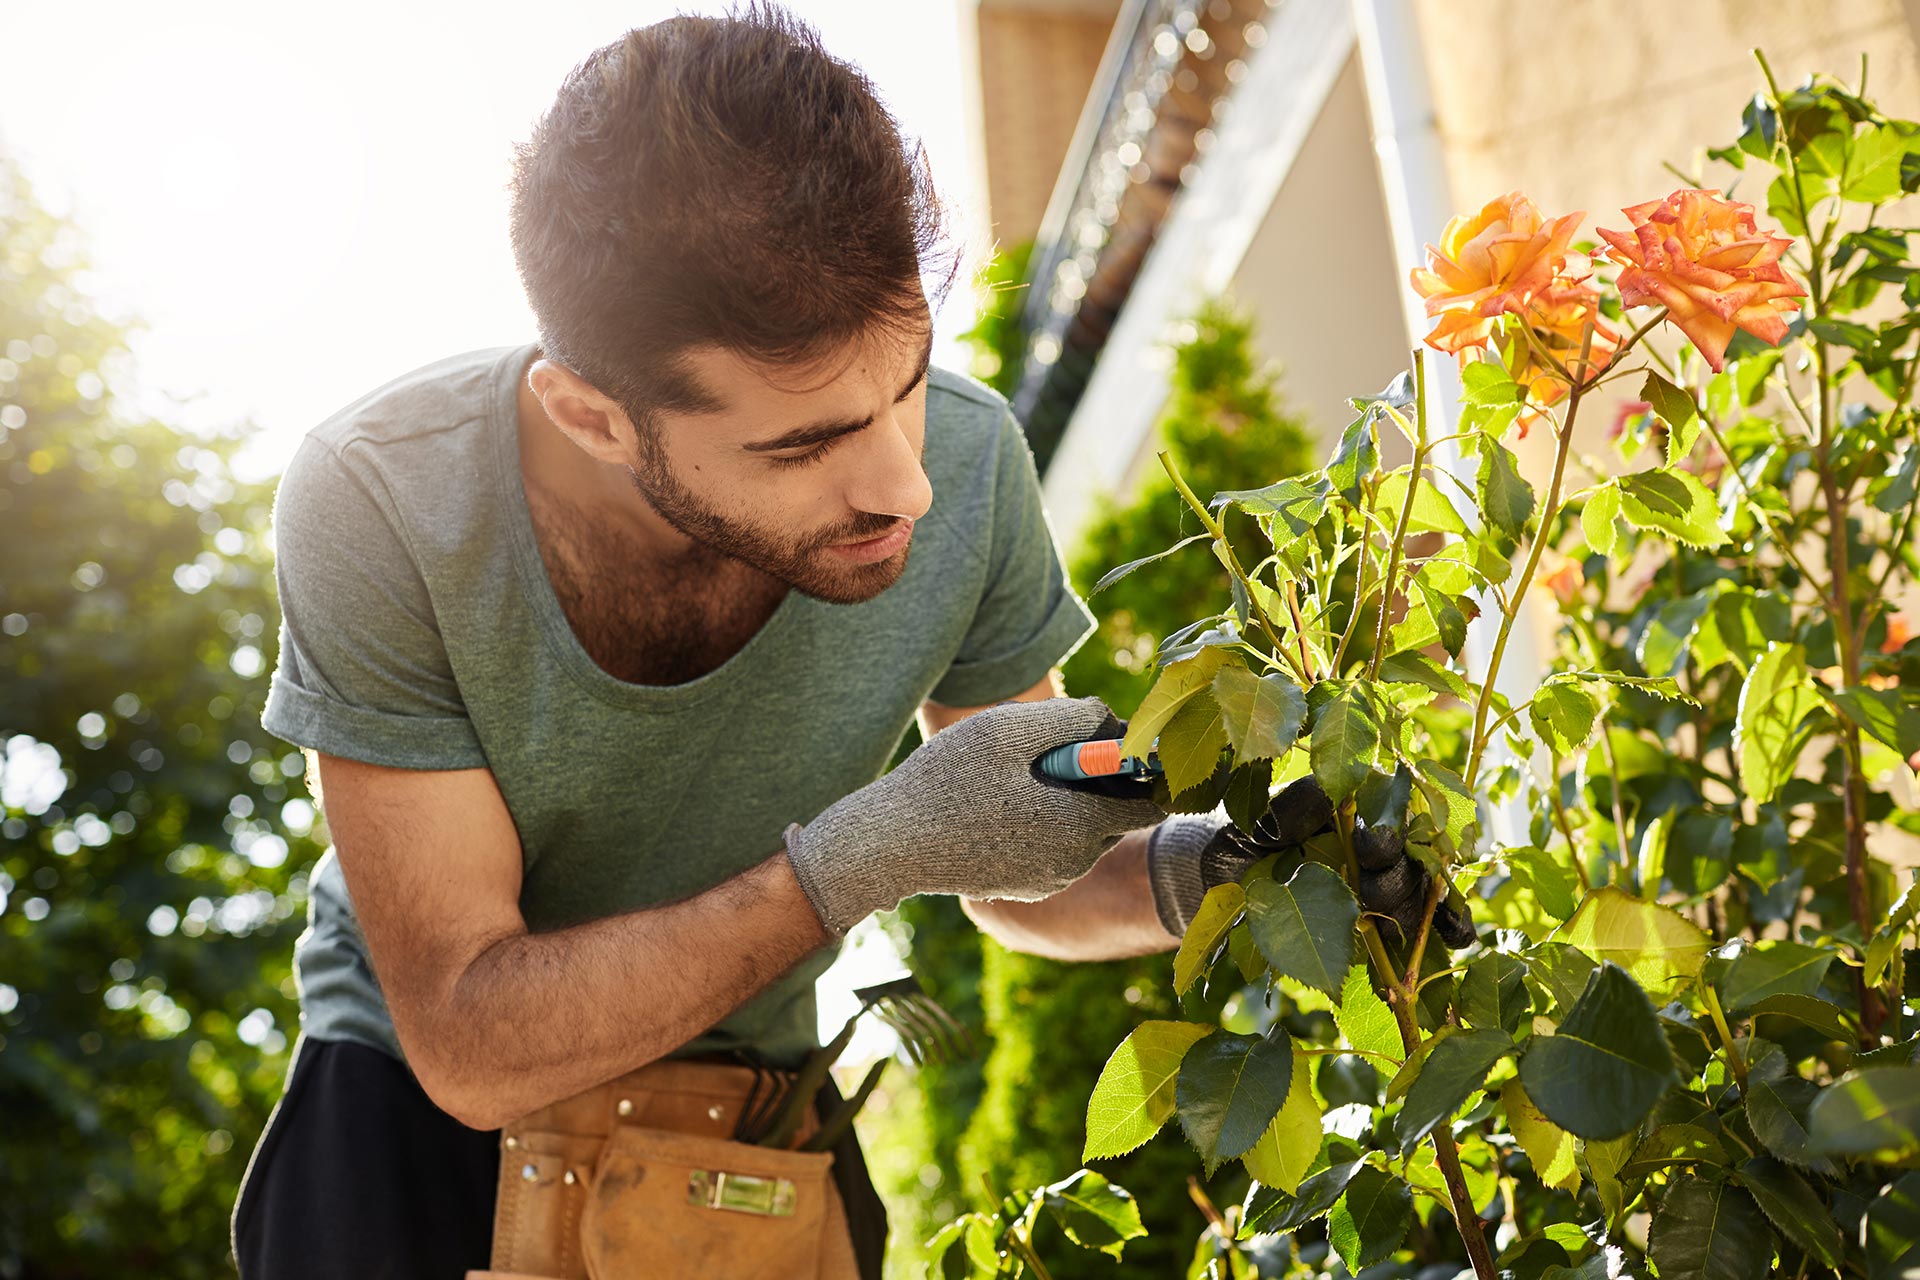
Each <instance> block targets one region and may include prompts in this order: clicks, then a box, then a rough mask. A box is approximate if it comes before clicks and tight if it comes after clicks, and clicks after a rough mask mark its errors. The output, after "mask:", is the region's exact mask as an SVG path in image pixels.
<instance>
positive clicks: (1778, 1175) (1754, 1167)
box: [1740, 1156, 1846, 1270]
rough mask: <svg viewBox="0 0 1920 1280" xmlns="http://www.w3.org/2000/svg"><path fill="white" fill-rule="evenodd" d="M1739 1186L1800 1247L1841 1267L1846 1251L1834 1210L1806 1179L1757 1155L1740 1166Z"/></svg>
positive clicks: (1827, 1264)
mask: <svg viewBox="0 0 1920 1280" xmlns="http://www.w3.org/2000/svg"><path fill="white" fill-rule="evenodd" d="M1740 1185H1741V1186H1743V1187H1745V1188H1746V1189H1747V1192H1748V1194H1750V1195H1751V1196H1752V1197H1753V1199H1754V1203H1756V1204H1758V1205H1759V1206H1760V1211H1761V1212H1762V1213H1764V1214H1766V1215H1767V1218H1768V1220H1769V1221H1771V1222H1772V1223H1773V1225H1774V1226H1775V1227H1777V1228H1779V1230H1780V1234H1781V1235H1783V1236H1785V1237H1786V1238H1787V1239H1789V1240H1791V1241H1793V1243H1794V1244H1796V1245H1798V1246H1799V1247H1800V1249H1801V1250H1802V1251H1803V1252H1805V1253H1807V1254H1810V1255H1811V1256H1813V1257H1814V1258H1817V1259H1818V1260H1819V1261H1820V1262H1821V1263H1823V1264H1825V1265H1826V1266H1829V1267H1832V1268H1834V1269H1835V1270H1838V1269H1839V1267H1840V1265H1841V1262H1842V1261H1843V1259H1844V1257H1845V1254H1846V1243H1845V1241H1843V1240H1842V1239H1841V1238H1840V1228H1838V1227H1836V1226H1835V1225H1834V1223H1833V1217H1832V1211H1831V1210H1829V1209H1828V1208H1827V1206H1826V1203H1825V1202H1824V1201H1823V1200H1821V1198H1820V1196H1819V1195H1818V1194H1817V1193H1816V1192H1815V1191H1814V1189H1813V1188H1812V1187H1810V1186H1808V1185H1807V1180H1806V1179H1805V1178H1802V1177H1801V1176H1800V1175H1799V1174H1797V1173H1795V1172H1794V1171H1793V1170H1791V1169H1789V1168H1787V1167H1786V1166H1785V1165H1783V1164H1781V1163H1780V1162H1779V1161H1777V1160H1771V1159H1768V1158H1767V1157H1766V1156H1755V1157H1754V1158H1753V1159H1751V1160H1749V1161H1747V1162H1746V1163H1745V1164H1743V1165H1741V1166H1740Z"/></svg>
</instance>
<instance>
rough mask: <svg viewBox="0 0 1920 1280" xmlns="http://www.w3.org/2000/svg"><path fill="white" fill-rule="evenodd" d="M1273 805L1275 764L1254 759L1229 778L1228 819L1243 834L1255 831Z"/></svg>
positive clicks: (1235, 770)
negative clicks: (1243, 832)
mask: <svg viewBox="0 0 1920 1280" xmlns="http://www.w3.org/2000/svg"><path fill="white" fill-rule="evenodd" d="M1272 803H1273V761H1271V760H1254V761H1251V762H1249V763H1247V764H1243V765H1240V766H1238V767H1237V768H1235V769H1234V771H1233V774H1232V776H1230V777H1229V778H1228V779H1227V794H1226V797H1225V804H1226V806H1227V817H1229V818H1231V819H1232V820H1233V825H1235V826H1236V827H1239V828H1240V829H1241V830H1242V831H1251V830H1253V829H1254V828H1255V827H1256V826H1258V825H1259V824H1260V819H1261V818H1263V817H1265V816H1266V813H1267V808H1268V806H1269V805H1271V804H1272Z"/></svg>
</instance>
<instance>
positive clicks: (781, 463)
mask: <svg viewBox="0 0 1920 1280" xmlns="http://www.w3.org/2000/svg"><path fill="white" fill-rule="evenodd" d="M831 448H833V441H831V440H828V441H825V442H823V443H821V444H817V445H815V446H814V447H813V448H811V449H809V450H807V451H806V452H805V453H796V454H793V455H792V456H790V457H785V458H768V459H767V461H768V462H771V463H772V464H773V465H774V466H776V467H804V466H806V465H807V464H809V463H813V462H821V461H824V460H825V459H826V456H827V450H829V449H831Z"/></svg>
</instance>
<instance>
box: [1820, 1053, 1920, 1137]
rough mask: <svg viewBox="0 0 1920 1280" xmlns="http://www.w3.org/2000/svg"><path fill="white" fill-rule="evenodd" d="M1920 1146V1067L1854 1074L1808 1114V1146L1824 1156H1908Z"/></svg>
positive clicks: (1830, 1090)
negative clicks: (1901, 1153) (1903, 1154)
mask: <svg viewBox="0 0 1920 1280" xmlns="http://www.w3.org/2000/svg"><path fill="white" fill-rule="evenodd" d="M1916 1145H1920V1067H1869V1068H1867V1069H1866V1070H1865V1071H1849V1072H1848V1073H1847V1074H1846V1075H1844V1076H1841V1077H1840V1078H1839V1079H1838V1080H1835V1081H1834V1082H1833V1083H1832V1084H1830V1085H1828V1086H1827V1087H1826V1088H1825V1089H1822V1090H1821V1091H1820V1094H1819V1096H1818V1097H1816V1098H1815V1099H1814V1100H1813V1105H1812V1106H1811V1107H1809V1108H1808V1109H1807V1146H1808V1149H1809V1150H1811V1151H1813V1152H1815V1153H1816V1154H1820V1155H1856V1156H1864V1155H1875V1154H1880V1153H1886V1154H1887V1155H1888V1156H1889V1157H1890V1156H1891V1155H1892V1154H1893V1153H1896V1152H1905V1151H1908V1150H1910V1149H1912V1148H1914V1147H1915V1146H1916Z"/></svg>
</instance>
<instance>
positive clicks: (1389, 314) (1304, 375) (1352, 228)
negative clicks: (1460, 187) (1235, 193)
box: [1233, 56, 1407, 441]
mask: <svg viewBox="0 0 1920 1280" xmlns="http://www.w3.org/2000/svg"><path fill="white" fill-rule="evenodd" d="M1403 283H1404V282H1403V281H1402V280H1401V279H1400V277H1399V272H1398V271H1397V270H1396V269H1395V268H1394V264H1393V240H1392V236H1391V233H1390V232H1389V230H1388V227H1387V214H1386V206H1385V204H1384V203H1383V202H1382V199H1381V195H1380V180H1379V176H1378V171H1377V169H1376V166H1375V164H1374V159H1373V148H1372V144H1371V140H1370V130H1369V125H1368V120H1367V100H1366V92H1365V89H1364V87H1363V85H1362V83H1361V76H1360V65H1359V59H1358V57H1357V56H1349V58H1348V60H1347V64H1346V66H1345V68H1344V69H1343V70H1342V71H1341V72H1340V78H1339V79H1338V80H1337V81H1336V82H1335V84H1334V88H1333V93H1332V95H1331V96H1330V97H1329V98H1328V99H1327V105H1326V108H1325V109H1324V110H1323V111H1322V112H1321V114H1320V118H1319V120H1318V121H1316V122H1315V124H1314V126H1313V130H1312V132H1311V133H1310V134H1308V136H1307V141H1306V145H1305V146H1303V147H1302V148H1301V150H1300V155H1299V157H1298V158H1297V159H1296V160H1295V161H1294V165H1293V168H1292V169H1291V170H1290V171H1289V172H1288V174H1287V179H1286V182H1285V184H1284V185H1283V186H1282V187H1281V188H1280V195H1279V198H1278V199H1276V200H1275V201H1274V202H1273V205H1272V207H1271V208H1270V209H1268V211H1267V214H1266V218H1265V220H1264V221H1263V222H1262V223H1261V226H1260V230H1259V231H1258V232H1257V233H1256V234H1255V236H1254V239H1253V243H1252V245H1250V246H1249V248H1248V251H1247V256H1246V258H1245V259H1244V260H1243V261H1242V262H1241V264H1240V269H1239V271H1238V272H1237V273H1236V274H1235V276H1234V280H1233V290H1234V293H1235V295H1236V296H1237V297H1238V298H1239V299H1240V301H1241V302H1243V303H1244V304H1246V305H1247V306H1249V307H1250V308H1251V310H1252V311H1253V314H1254V319H1255V322H1256V325H1257V337H1258V340H1259V342H1260V345H1261V347H1262V348H1263V350H1264V351H1265V352H1266V353H1267V354H1268V355H1269V356H1271V357H1273V358H1274V359H1276V360H1278V361H1279V362H1280V365H1281V369H1282V377H1281V382H1280V390H1281V394H1282V397H1283V398H1284V400H1285V401H1286V403H1287V404H1288V405H1290V406H1292V407H1294V408H1296V409H1298V410H1299V411H1301V412H1302V413H1304V414H1305V416H1307V417H1308V418H1309V419H1311V421H1312V423H1313V425H1314V427H1315V429H1316V430H1317V431H1318V433H1319V434H1320V437H1321V438H1322V439H1324V440H1329V441H1330V440H1331V439H1333V438H1334V436H1335V435H1337V433H1338V432H1339V431H1340V429H1341V428H1343V427H1345V426H1346V425H1347V422H1348V420H1349V419H1350V418H1351V417H1352V416H1353V415H1352V411H1351V410H1350V409H1349V408H1348V405H1347V398H1348V397H1349V396H1356V395H1365V394H1367V393H1369V392H1373V391H1377V390H1379V389H1380V388H1381V387H1382V386H1384V385H1385V384H1386V383H1387V381H1388V380H1389V379H1391V378H1392V377H1393V376H1394V375H1395V374H1396V373H1398V372H1399V371H1400V370H1402V369H1404V368H1406V365H1407V349H1406V344H1405V342H1404V341H1403V340H1402V338H1401V320H1400V310H1399V303H1398V293H1397V290H1399V289H1400V288H1401V287H1402V285H1403Z"/></svg>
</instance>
